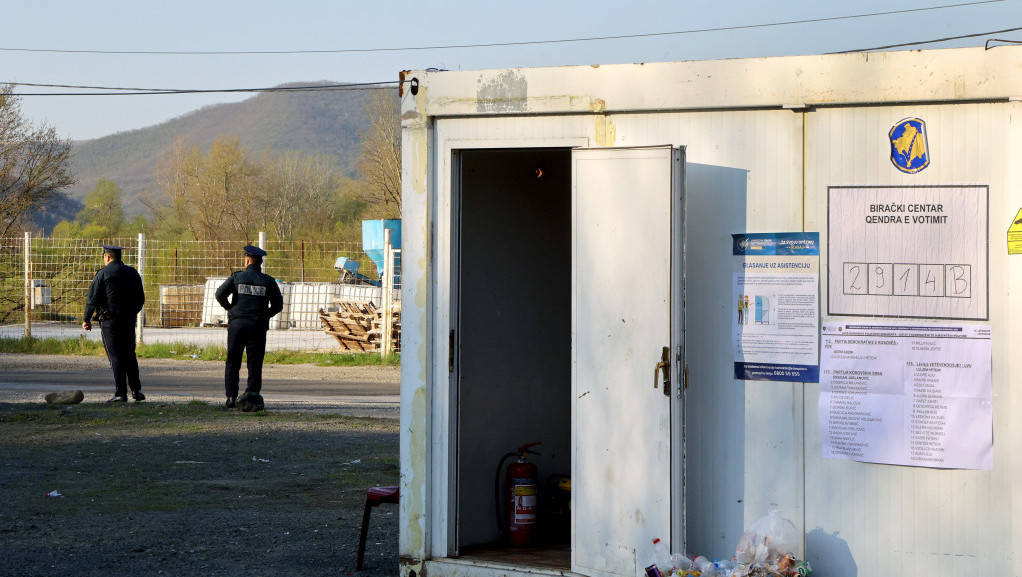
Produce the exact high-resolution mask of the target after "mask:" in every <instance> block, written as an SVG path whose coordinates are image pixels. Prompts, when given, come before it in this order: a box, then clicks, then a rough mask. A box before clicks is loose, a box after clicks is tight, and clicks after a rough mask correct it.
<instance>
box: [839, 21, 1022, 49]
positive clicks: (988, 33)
mask: <svg viewBox="0 0 1022 577" xmlns="http://www.w3.org/2000/svg"><path fill="white" fill-rule="evenodd" d="M1018 30H1022V27H1019V28H1006V29H1004V30H991V31H990V32H977V33H976V34H963V35H961V36H948V37H946V38H937V39H935V40H920V41H918V42H903V43H901V44H888V45H887V46H874V47H872V48H859V49H857V50H842V51H840V52H828V53H827V54H851V53H853V52H870V51H873V50H887V49H888V48H904V47H906V46H919V45H921V44H934V43H937V42H948V41H950V40H961V39H963V38H976V37H977V36H989V35H990V34H1001V33H1004V32H1016V31H1018Z"/></svg>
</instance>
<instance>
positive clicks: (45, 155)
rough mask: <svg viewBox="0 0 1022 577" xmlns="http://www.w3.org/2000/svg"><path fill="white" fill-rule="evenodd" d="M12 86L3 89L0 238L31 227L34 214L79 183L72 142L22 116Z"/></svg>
mask: <svg viewBox="0 0 1022 577" xmlns="http://www.w3.org/2000/svg"><path fill="white" fill-rule="evenodd" d="M13 90H14V87H13V86H12V85H9V84H8V85H0V237H2V236H8V235H10V233H12V232H13V231H15V230H17V229H19V228H22V227H27V226H28V218H29V217H30V216H31V214H32V213H33V212H34V211H36V210H38V209H40V208H42V207H43V206H45V205H46V204H47V203H48V202H49V201H51V200H53V199H54V198H56V197H58V196H60V195H61V194H62V192H61V190H62V189H64V188H66V187H68V186H71V185H73V184H74V183H75V179H74V176H73V175H72V174H71V140H70V139H65V140H61V139H60V138H59V137H58V136H57V131H56V130H55V129H54V128H53V127H51V126H47V125H45V124H40V125H39V126H33V125H32V123H30V122H29V121H28V120H27V119H25V117H24V116H23V115H22V112H21V103H20V101H19V99H18V97H17V96H16V95H14V93H13Z"/></svg>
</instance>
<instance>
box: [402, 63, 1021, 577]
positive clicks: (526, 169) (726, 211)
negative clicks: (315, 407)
mask: <svg viewBox="0 0 1022 577" xmlns="http://www.w3.org/2000/svg"><path fill="white" fill-rule="evenodd" d="M402 79H403V85H402V87H403V90H402V109H401V115H402V116H401V117H402V131H403V139H402V156H403V174H402V178H403V185H402V186H403V221H402V222H403V236H404V239H403V248H404V252H403V258H402V261H403V303H404V304H403V333H402V339H403V341H402V351H403V355H402V368H401V381H402V382H401V487H400V488H401V505H400V515H401V522H400V527H401V528H400V556H401V569H400V572H401V576H402V577H426V576H429V577H432V576H434V575H454V576H464V577H496V576H498V575H500V576H519V575H575V574H580V575H589V576H599V577H634V576H636V575H641V574H642V571H643V567H644V566H645V565H647V564H648V561H649V559H650V556H651V553H652V545H651V540H652V539H653V538H654V537H660V538H662V539H664V540H665V541H668V542H669V543H670V544H671V549H672V550H673V551H685V552H688V553H691V554H700V555H705V556H707V557H709V558H711V559H712V558H714V557H717V558H721V559H724V558H729V557H731V556H732V555H733V554H734V550H735V546H736V545H737V543H738V539H739V537H740V536H741V534H742V532H743V531H744V529H745V528H746V527H747V526H748V525H749V524H750V523H752V522H753V521H755V520H756V519H758V518H759V517H761V516H763V515H765V514H767V513H768V512H769V511H770V510H771V509H772V508H778V509H780V510H781V512H782V513H783V514H784V515H785V516H786V517H788V518H790V519H791V520H792V521H794V523H795V524H796V526H797V527H798V530H799V532H800V533H801V534H802V535H803V536H804V541H803V543H802V546H801V550H800V551H798V553H799V554H800V556H802V557H804V558H807V559H809V560H810V562H811V563H812V565H813V567H814V569H815V573H814V574H815V575H820V576H822V577H845V576H857V575H858V576H863V575H898V576H910V575H918V576H924V575H925V576H936V575H947V576H951V575H955V576H957V575H991V576H994V575H997V576H1008V575H1020V574H1022V529H1020V530H1018V531H1016V530H1015V524H1014V520H1015V519H1022V482H1019V481H1018V479H1020V478H1022V471H1020V474H1016V470H1019V469H1020V467H1022V441H1020V439H1022V419H1018V418H1015V416H1016V415H1017V414H1018V413H1019V410H1020V409H1022V395H1020V394H1019V393H1015V392H1014V389H1015V388H1016V387H1018V386H1020V385H1022V380H1020V378H1019V375H1020V374H1022V354H1019V351H1020V347H1022V310H1020V304H1019V303H1020V302H1022V301H1020V299H1019V294H1018V293H1019V292H1020V291H1022V255H1009V253H1008V250H1007V248H1006V233H1007V231H1008V228H1009V226H1011V224H1012V221H1013V219H1015V218H1016V214H1017V213H1018V212H1019V210H1020V208H1022V103H1020V102H1019V98H1020V97H1022V47H1010V46H999V47H995V48H992V49H990V50H984V49H982V48H968V49H952V50H926V51H905V52H893V53H871V54H843V55H827V56H799V57H783V58H759V59H738V60H723V61H705V62H677V63H654V64H634V65H610V66H576V67H558V68H537V69H508V70H487V71H432V70H431V71H407V72H405V73H403V74H402ZM906 118H919V119H923V120H924V121H925V123H926V127H927V133H928V154H929V159H930V161H929V166H927V167H926V169H925V170H921V171H918V172H915V173H907V172H903V171H901V170H899V169H898V168H897V167H896V166H894V165H893V163H892V161H891V142H890V140H889V132H890V130H891V128H892V127H893V126H894V125H895V124H896V123H898V122H899V121H900V120H902V119H906ZM960 185H974V186H980V187H985V188H986V189H987V190H988V218H987V219H986V220H985V221H978V222H977V224H976V226H985V228H986V229H987V230H986V231H984V232H985V233H986V238H988V239H989V250H988V251H987V255H988V257H987V261H986V262H985V263H983V265H984V266H985V268H986V285H985V287H984V289H985V291H986V298H987V306H986V310H984V311H982V313H983V314H981V315H979V316H978V318H975V319H973V320H970V321H963V322H965V323H966V324H968V323H971V322H976V323H980V324H987V325H989V326H990V327H991V329H992V355H991V356H992V359H991V363H992V391H993V431H992V435H993V439H994V444H993V468H992V470H965V469H950V470H949V469H933V468H925V467H906V466H894V465H884V464H875V463H864V462H857V461H852V460H843V459H824V458H823V457H822V448H821V432H820V425H819V414H818V413H819V411H818V407H817V403H818V399H819V395H820V389H819V385H818V384H816V383H790V382H763V381H742V380H735V378H734V365H733V354H732V351H733V343H732V331H731V323H732V320H731V319H732V315H733V311H732V309H733V308H734V305H733V302H732V283H733V278H732V258H733V257H732V255H731V243H732V237H731V235H732V234H733V233H758V232H792V231H809V232H818V233H819V235H820V241H821V245H822V246H823V247H824V248H826V247H827V246H828V241H829V237H828V225H829V223H828V190H830V189H831V188H833V187H841V186H862V187H895V188H896V187H915V186H960ZM948 242H952V240H951V239H949V241H948ZM827 258H828V257H827V252H826V250H823V251H821V255H820V268H821V271H823V272H822V273H821V278H820V295H819V302H820V319H821V323H822V322H826V321H828V320H831V317H830V316H829V315H828V310H829V308H828V306H829V303H828V299H829V298H830V296H829V294H830V292H829V291H830V287H829V284H828V278H829V277H828V274H829V275H833V274H835V272H834V270H833V267H831V266H830V265H829V263H828V262H827ZM1012 295H1014V296H1012ZM893 316H895V317H897V316H898V315H897V314H895V315H893ZM906 316H908V315H906ZM846 318H847V317H841V319H842V320H844V319H846ZM863 320H875V319H869V318H866V319H863ZM915 320H916V321H920V322H928V321H930V320H932V321H934V322H936V320H937V319H925V318H924V319H915ZM665 350H666V351H667V357H666V358H667V365H668V366H669V369H668V370H669V374H670V389H669V390H668V391H667V392H668V394H666V395H665V393H664V388H663V386H662V384H661V383H662V382H663V380H664V379H663V377H662V374H661V373H662V370H658V369H657V366H658V364H659V363H661V362H662V361H663V359H664V351H665ZM654 383H656V384H657V386H656V388H654ZM530 442H541V443H542V444H541V445H539V446H538V447H536V448H535V449H536V450H537V451H539V452H540V453H542V456H540V457H536V458H535V462H536V464H537V465H538V467H539V471H540V479H541V483H542V482H543V480H544V479H545V478H546V477H547V475H551V474H566V475H570V476H571V477H572V484H573V487H572V489H573V490H572V508H571V519H570V522H571V524H570V532H569V534H568V535H567V536H566V537H565V538H564V539H563V541H564V542H563V543H562V544H560V545H553V546H550V547H536V548H530V549H528V550H526V551H521V550H505V549H501V548H499V547H490V546H488V544H491V543H493V542H494V541H497V540H498V538H499V532H498V528H497V527H498V526H497V523H496V520H495V512H494V497H493V495H494V486H493V480H494V472H495V469H496V466H497V463H498V461H499V460H500V459H501V457H502V455H504V454H505V453H507V452H509V451H513V450H514V449H515V448H516V447H518V446H520V445H523V444H525V443H530Z"/></svg>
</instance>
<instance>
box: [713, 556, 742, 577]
mask: <svg viewBox="0 0 1022 577" xmlns="http://www.w3.org/2000/svg"><path fill="white" fill-rule="evenodd" d="M717 570H718V571H719V573H720V575H721V576H722V577H730V576H731V575H732V574H733V573H734V572H735V571H737V570H738V563H735V562H734V561H733V560H731V559H725V560H723V561H720V562H718V563H717Z"/></svg>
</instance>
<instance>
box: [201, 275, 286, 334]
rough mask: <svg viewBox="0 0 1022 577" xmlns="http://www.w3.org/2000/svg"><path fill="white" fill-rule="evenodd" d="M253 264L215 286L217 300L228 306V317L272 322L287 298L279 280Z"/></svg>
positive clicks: (225, 306)
mask: <svg viewBox="0 0 1022 577" xmlns="http://www.w3.org/2000/svg"><path fill="white" fill-rule="evenodd" d="M259 268H260V267H259V265H257V264H250V265H248V266H247V267H246V268H245V270H241V271H238V272H236V273H234V274H232V275H231V276H229V277H227V280H225V281H224V283H223V284H222V285H220V288H218V289H216V300H217V302H218V303H220V306H222V307H224V308H225V309H227V319H228V321H231V320H234V319H249V320H253V321H264V322H266V323H267V324H268V323H269V320H270V317H272V316H273V315H275V314H277V313H279V312H280V311H281V310H283V309H284V298H283V297H282V296H281V295H280V289H279V288H277V281H275V280H273V277H271V276H270V275H268V274H263V272H262V271H260V270H259Z"/></svg>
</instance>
